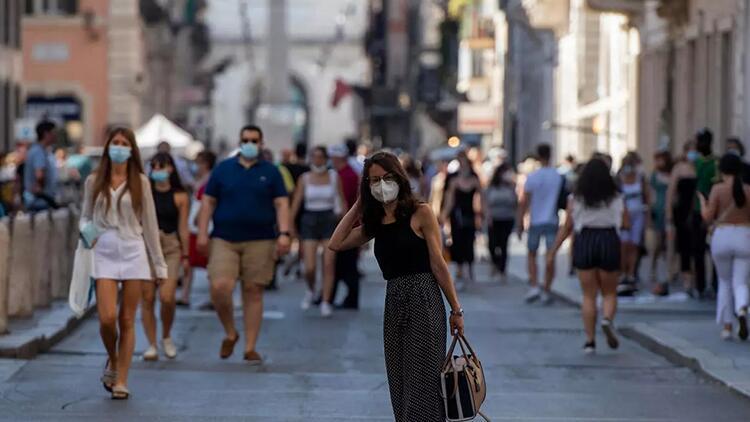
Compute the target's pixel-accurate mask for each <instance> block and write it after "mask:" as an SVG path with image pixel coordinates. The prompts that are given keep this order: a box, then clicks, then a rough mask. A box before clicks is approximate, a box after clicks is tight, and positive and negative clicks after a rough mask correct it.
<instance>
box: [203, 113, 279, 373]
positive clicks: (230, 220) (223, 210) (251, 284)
mask: <svg viewBox="0 0 750 422" xmlns="http://www.w3.org/2000/svg"><path fill="white" fill-rule="evenodd" d="M262 149H263V132H262V131H261V129H260V128H259V127H257V126H253V125H249V126H245V127H244V128H242V130H241V131H240V153H239V155H237V156H235V157H231V158H228V159H226V160H224V161H223V162H222V163H220V164H219V165H218V166H217V167H216V168H215V169H214V171H213V173H212V174H211V177H210V179H209V180H208V184H207V185H206V191H205V193H204V195H203V201H202V205H201V211H200V218H199V222H198V239H197V243H198V247H199V248H200V249H203V250H206V249H207V248H208V244H209V239H208V222H209V220H210V219H211V218H212V217H213V223H214V229H213V232H212V233H211V237H212V239H211V243H210V254H209V262H208V277H209V280H210V283H211V301H212V302H213V304H214V307H215V308H216V313H217V314H218V316H219V320H221V324H222V325H223V326H224V331H225V333H226V336H225V338H224V340H223V341H222V343H221V351H220V356H221V358H222V359H226V358H228V357H229V356H231V355H232V352H233V351H234V346H235V344H236V343H237V340H239V337H240V336H239V333H238V332H237V330H236V328H235V324H234V317H233V310H234V305H233V302H232V292H233V291H234V288H235V285H236V283H237V279H239V280H241V281H242V308H243V309H242V310H243V322H244V326H245V355H244V358H245V360H246V361H248V362H250V363H252V364H256V365H257V364H260V363H261V362H262V357H261V355H260V354H259V353H258V352H257V351H256V348H255V345H256V342H257V339H258V334H259V332H260V325H261V321H262V319H263V290H264V288H265V286H266V285H268V284H269V283H270V282H271V280H272V279H273V276H274V274H273V272H274V267H275V266H274V262H275V260H276V258H277V257H278V256H281V255H284V254H286V253H288V252H289V244H290V239H289V199H288V197H287V191H286V188H285V186H284V181H283V180H282V177H281V174H280V173H279V170H278V169H277V168H276V166H274V165H273V164H272V163H269V162H267V161H264V160H262V159H260V151H262Z"/></svg>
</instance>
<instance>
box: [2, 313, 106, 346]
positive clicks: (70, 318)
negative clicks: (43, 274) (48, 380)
mask: <svg viewBox="0 0 750 422" xmlns="http://www.w3.org/2000/svg"><path fill="white" fill-rule="evenodd" d="M93 310H94V309H93V308H92V309H90V310H89V313H88V314H89V315H90V313H91V312H93ZM85 318H86V316H84V317H83V318H81V319H79V318H76V317H75V316H74V315H73V314H72V313H71V311H70V308H69V307H68V302H67V301H62V300H59V301H55V302H52V304H51V305H50V306H49V307H47V308H37V309H36V310H35V311H34V315H33V317H31V318H14V319H11V320H10V321H9V324H8V333H7V334H3V335H0V357H5V358H8V357H10V358H18V359H33V358H34V357H35V356H36V355H37V354H39V353H42V352H45V351H47V350H49V349H50V348H52V346H54V345H55V344H57V342H59V341H60V340H62V339H63V338H65V336H67V335H68V334H70V333H71V332H72V331H73V330H74V329H75V328H76V327H77V326H78V325H79V324H80V323H81V322H82V321H83V320H85Z"/></svg>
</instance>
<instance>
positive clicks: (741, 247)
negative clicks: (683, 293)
mask: <svg viewBox="0 0 750 422" xmlns="http://www.w3.org/2000/svg"><path fill="white" fill-rule="evenodd" d="M719 172H721V182H720V183H717V184H716V185H714V187H713V188H712V189H711V196H710V197H709V198H708V200H706V198H705V197H704V196H703V195H698V198H700V204H701V215H702V216H703V220H704V221H705V222H706V223H707V224H711V223H713V224H714V225H715V227H716V229H715V230H714V232H713V235H712V236H711V257H712V258H713V260H714V264H715V266H716V274H717V275H718V276H719V294H718V298H717V301H716V322H717V323H718V324H721V325H722V331H721V338H722V339H724V340H729V339H731V338H732V335H733V334H732V323H733V322H734V319H735V317H736V318H737V322H738V324H739V331H738V333H737V336H738V337H739V338H740V340H743V341H745V340H747V337H748V326H747V310H748V305H749V304H750V287H749V286H748V282H749V280H750V186H749V185H747V184H744V183H742V175H741V172H742V160H741V159H740V157H738V156H736V155H734V154H726V155H725V156H723V157H722V158H721V161H720V162H719Z"/></svg>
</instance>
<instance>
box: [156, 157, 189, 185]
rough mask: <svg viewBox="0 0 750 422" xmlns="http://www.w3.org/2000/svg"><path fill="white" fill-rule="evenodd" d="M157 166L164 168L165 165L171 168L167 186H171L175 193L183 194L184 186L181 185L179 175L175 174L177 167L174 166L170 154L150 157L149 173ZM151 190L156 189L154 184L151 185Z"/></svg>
mask: <svg viewBox="0 0 750 422" xmlns="http://www.w3.org/2000/svg"><path fill="white" fill-rule="evenodd" d="M157 165H158V166H159V167H161V168H164V167H166V166H167V165H169V166H171V167H172V173H171V174H170V175H169V184H170V185H171V188H172V190H174V191H176V192H185V186H184V185H183V184H182V180H180V175H179V174H178V173H177V165H175V162H174V158H172V154H169V153H166V152H159V153H157V154H156V155H154V156H153V157H151V171H154V167H156V166H157ZM151 189H152V190H153V189H156V183H151Z"/></svg>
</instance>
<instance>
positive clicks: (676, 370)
mask: <svg viewBox="0 0 750 422" xmlns="http://www.w3.org/2000/svg"><path fill="white" fill-rule="evenodd" d="M368 259H371V257H370V258H368ZM371 264H372V262H371V261H366V262H365V265H363V267H364V268H366V269H367V271H368V274H367V280H368V281H367V282H365V283H364V285H363V286H362V309H361V310H360V311H359V312H337V313H335V314H334V317H333V318H332V319H329V320H326V319H322V318H321V317H320V316H319V314H318V313H317V311H316V310H310V311H308V312H303V311H301V310H300V309H299V300H300V299H301V297H302V292H303V289H304V287H303V284H302V283H299V282H295V281H293V280H282V282H281V283H280V290H279V291H278V292H272V293H269V294H268V295H267V296H266V308H267V312H266V318H265V320H264V328H263V332H262V334H261V337H260V342H259V346H258V348H259V351H260V352H261V353H262V354H264V355H265V356H266V357H267V360H266V363H265V364H264V365H262V366H260V367H249V366H247V365H245V364H244V362H242V360H241V356H240V353H235V355H234V356H232V357H231V358H230V359H228V360H224V361H222V360H220V359H219V358H218V348H219V343H220V341H221V338H222V330H221V328H220V325H219V323H218V321H217V319H216V316H215V315H214V314H213V313H212V312H202V311H199V310H197V309H190V310H185V309H179V310H178V314H177V320H176V326H175V332H174V337H175V339H176V341H177V343H178V344H179V346H180V354H179V356H178V357H177V359H175V360H171V361H170V360H164V359H162V360H160V361H159V362H155V363H147V362H143V361H140V360H138V359H136V360H135V362H134V365H133V368H132V371H131V377H130V388H131V391H132V393H133V396H132V398H131V400H129V401H127V402H113V401H111V400H109V398H108V395H107V394H106V393H105V392H104V391H103V390H102V387H101V385H100V384H99V383H98V377H99V375H100V374H101V368H102V366H103V365H104V360H105V354H104V350H103V348H102V346H101V342H100V340H99V337H98V325H97V322H96V320H95V319H90V320H88V321H86V322H85V323H84V324H82V325H81V326H80V327H79V328H78V329H77V330H76V331H75V332H74V333H73V334H72V335H71V336H69V337H67V338H66V339H65V340H64V341H62V342H61V343H59V344H58V345H57V346H55V347H54V348H53V349H52V350H50V351H49V352H48V353H45V354H42V355H40V356H39V357H38V358H37V359H35V360H32V361H22V362H23V365H22V366H20V367H15V368H12V369H11V370H9V372H12V375H11V376H10V378H9V379H7V380H6V381H5V382H2V380H1V379H0V420H2V421H4V420H31V421H42V420H55V421H58V420H59V421H68V420H75V421H83V420H85V421H88V420H91V421H100V420H112V421H132V420H138V421H290V422H303V421H304V422H310V421H312V422H324V421H325V422H329V421H330V422H344V421H347V422H351V421H373V422H374V421H392V420H393V416H392V413H391V408H390V399H389V393H388V385H387V379H386V376H385V368H384V363H383V346H382V311H383V299H384V290H385V285H384V283H383V281H382V279H379V278H378V274H377V273H375V272H372V271H373V266H372V265H371ZM478 273H479V274H480V280H479V282H477V283H472V284H467V285H466V287H465V289H464V291H463V292H462V293H461V300H462V304H463V306H464V308H465V309H466V312H467V314H466V323H467V335H468V337H469V339H470V341H471V342H472V345H473V346H474V348H475V349H476V351H477V353H478V354H479V355H480V357H481V358H482V361H483V363H484V365H485V370H486V376H487V379H488V386H489V395H488V398H487V400H486V402H485V406H484V408H483V410H484V411H485V412H486V413H487V414H488V416H489V417H490V418H491V419H492V420H493V421H498V420H499V421H596V422H613V421H623V422H624V421H649V422H651V421H681V422H682V421H696V422H697V421H706V420H711V421H729V422H735V421H743V420H745V419H746V415H748V414H750V401H747V400H744V399H741V398H740V397H737V396H735V395H733V394H731V393H730V392H729V391H728V390H727V389H726V388H724V387H722V386H720V385H718V384H716V383H713V382H709V381H707V380H706V379H704V378H702V377H699V376H696V375H695V374H694V373H693V372H692V371H691V370H689V369H686V368H684V367H681V366H678V365H675V364H674V363H671V362H669V361H667V360H665V359H663V358H662V357H660V356H658V355H656V354H654V353H651V352H650V351H648V350H646V349H644V348H642V347H641V346H640V345H639V344H638V343H636V342H633V341H629V340H627V339H624V340H623V344H622V348H621V349H620V350H618V351H609V350H600V351H599V353H598V354H596V355H594V356H586V355H584V354H583V353H581V350H580V347H581V345H582V343H583V334H582V332H581V324H580V315H579V312H578V311H577V310H576V309H574V308H571V307H569V306H563V305H559V304H558V305H553V306H549V307H541V306H526V305H524V304H523V300H522V297H523V293H524V291H525V288H524V287H523V286H522V285H521V284H520V283H509V284H507V285H500V284H499V283H496V282H492V281H491V280H489V279H487V276H486V275H487V274H488V272H487V269H486V268H479V269H478ZM196 288H197V292H196V295H195V296H194V303H195V304H200V303H201V302H202V301H203V300H205V298H206V290H205V280H200V279H199V280H198V281H197V283H196ZM240 315H241V314H240V312H239V309H238V310H237V312H236V317H237V318H238V319H239V318H240ZM138 331H139V334H138V339H137V349H138V350H143V348H144V346H145V343H144V340H143V337H142V333H141V332H140V331H141V330H140V322H139V325H138ZM239 350H240V349H239V348H238V349H237V352H239ZM1 372H2V370H0V373H1ZM717 409H720V412H717ZM420 422H421V421H420Z"/></svg>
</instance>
